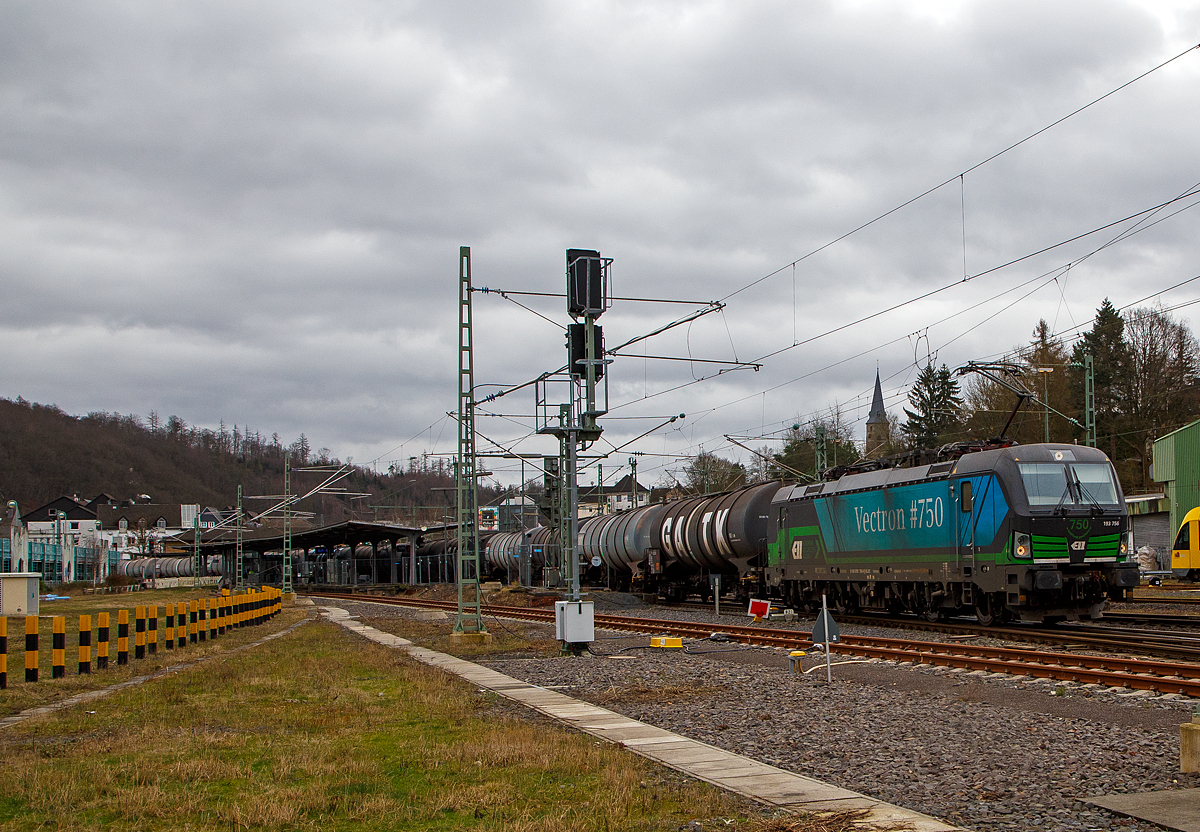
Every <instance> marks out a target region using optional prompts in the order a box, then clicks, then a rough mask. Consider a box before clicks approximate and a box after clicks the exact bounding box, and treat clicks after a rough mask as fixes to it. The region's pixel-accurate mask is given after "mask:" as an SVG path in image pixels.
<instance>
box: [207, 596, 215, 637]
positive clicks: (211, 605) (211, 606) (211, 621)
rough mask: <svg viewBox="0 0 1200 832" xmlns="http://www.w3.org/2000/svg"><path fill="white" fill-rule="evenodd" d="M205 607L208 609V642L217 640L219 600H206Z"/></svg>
mask: <svg viewBox="0 0 1200 832" xmlns="http://www.w3.org/2000/svg"><path fill="white" fill-rule="evenodd" d="M204 606H206V607H208V640H209V641H216V640H217V599H216V598H206V599H205V600H204Z"/></svg>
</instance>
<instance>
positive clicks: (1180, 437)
mask: <svg viewBox="0 0 1200 832" xmlns="http://www.w3.org/2000/svg"><path fill="white" fill-rule="evenodd" d="M1151 477H1152V478H1153V479H1154V480H1155V482H1161V483H1162V484H1163V490H1164V491H1165V492H1166V500H1167V505H1168V506H1169V507H1170V510H1171V530H1172V533H1174V531H1175V530H1176V529H1178V528H1179V523H1180V521H1182V520H1183V516H1184V515H1185V514H1187V513H1188V512H1189V511H1191V510H1192V509H1194V508H1196V506H1200V419H1197V420H1196V421H1195V422H1192V423H1191V424H1188V425H1184V426H1183V427H1181V428H1180V429H1179V430H1175V431H1171V432H1170V433H1168V434H1167V435H1166V436H1164V437H1162V438H1160V439H1156V440H1155V442H1154V467H1153V470H1152V471H1151Z"/></svg>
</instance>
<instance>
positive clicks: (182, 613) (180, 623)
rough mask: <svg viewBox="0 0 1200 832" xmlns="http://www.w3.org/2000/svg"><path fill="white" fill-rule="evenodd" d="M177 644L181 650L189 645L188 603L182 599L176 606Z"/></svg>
mask: <svg viewBox="0 0 1200 832" xmlns="http://www.w3.org/2000/svg"><path fill="white" fill-rule="evenodd" d="M175 646H176V647H178V648H179V649H180V650H182V649H183V648H184V647H187V604H185V603H183V602H182V601H180V602H179V606H177V607H176V608H175Z"/></svg>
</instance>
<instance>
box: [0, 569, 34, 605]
mask: <svg viewBox="0 0 1200 832" xmlns="http://www.w3.org/2000/svg"><path fill="white" fill-rule="evenodd" d="M41 581H42V575H41V573H40V572H0V615H37V614H38V587H39V586H40V585H41Z"/></svg>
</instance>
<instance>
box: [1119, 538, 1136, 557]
mask: <svg viewBox="0 0 1200 832" xmlns="http://www.w3.org/2000/svg"><path fill="white" fill-rule="evenodd" d="M1132 551H1133V532H1125V534H1123V535H1121V554H1122V555H1128V554H1129V553H1130V552H1132Z"/></svg>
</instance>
